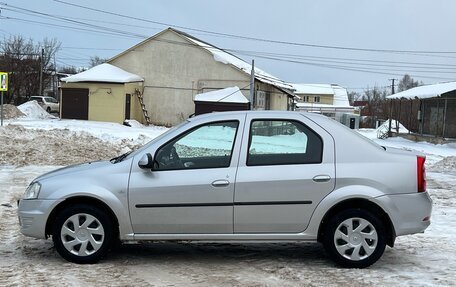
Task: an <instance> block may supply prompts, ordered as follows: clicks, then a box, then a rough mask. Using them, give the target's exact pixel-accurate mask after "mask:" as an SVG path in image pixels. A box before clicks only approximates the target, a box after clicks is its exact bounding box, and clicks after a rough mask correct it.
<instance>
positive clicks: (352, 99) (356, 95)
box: [347, 91, 361, 106]
mask: <svg viewBox="0 0 456 287" xmlns="http://www.w3.org/2000/svg"><path fill="white" fill-rule="evenodd" d="M347 96H348V102H349V103H350V106H353V103H354V102H355V101H357V100H358V99H359V98H360V97H361V95H360V94H359V93H358V92H354V91H352V92H348V95H347Z"/></svg>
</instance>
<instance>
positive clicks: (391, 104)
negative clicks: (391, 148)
mask: <svg viewBox="0 0 456 287" xmlns="http://www.w3.org/2000/svg"><path fill="white" fill-rule="evenodd" d="M389 80H390V81H391V95H394V81H396V79H389ZM392 117H393V99H391V100H390V112H389V123H388V137H390V136H391V118H392ZM396 127H397V123H396Z"/></svg>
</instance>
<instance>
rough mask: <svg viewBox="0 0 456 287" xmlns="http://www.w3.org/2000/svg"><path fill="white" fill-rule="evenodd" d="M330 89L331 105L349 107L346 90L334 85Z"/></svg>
mask: <svg viewBox="0 0 456 287" xmlns="http://www.w3.org/2000/svg"><path fill="white" fill-rule="evenodd" d="M332 87H333V89H334V98H333V105H335V106H342V107H350V102H349V101H348V93H347V89H345V88H342V87H340V86H336V85H332Z"/></svg>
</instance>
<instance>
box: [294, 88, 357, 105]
mask: <svg viewBox="0 0 456 287" xmlns="http://www.w3.org/2000/svg"><path fill="white" fill-rule="evenodd" d="M292 85H293V87H294V88H295V90H296V91H295V94H297V95H303V94H308V95H333V106H336V107H350V102H349V101H348V94H347V89H345V88H342V87H341V86H338V85H335V84H331V85H330V84H292ZM326 106H328V105H326Z"/></svg>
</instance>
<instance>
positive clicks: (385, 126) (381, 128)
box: [377, 119, 409, 134]
mask: <svg viewBox="0 0 456 287" xmlns="http://www.w3.org/2000/svg"><path fill="white" fill-rule="evenodd" d="M396 123H397V125H396ZM396 127H399V133H400V134H407V133H409V130H408V129H406V128H405V127H404V126H403V125H402V124H401V123H400V122H399V121H396V120H394V119H393V120H391V131H392V132H397V129H396ZM388 129H389V120H386V121H385V122H384V123H383V124H382V125H381V126H379V127H378V128H377V132H388Z"/></svg>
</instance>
